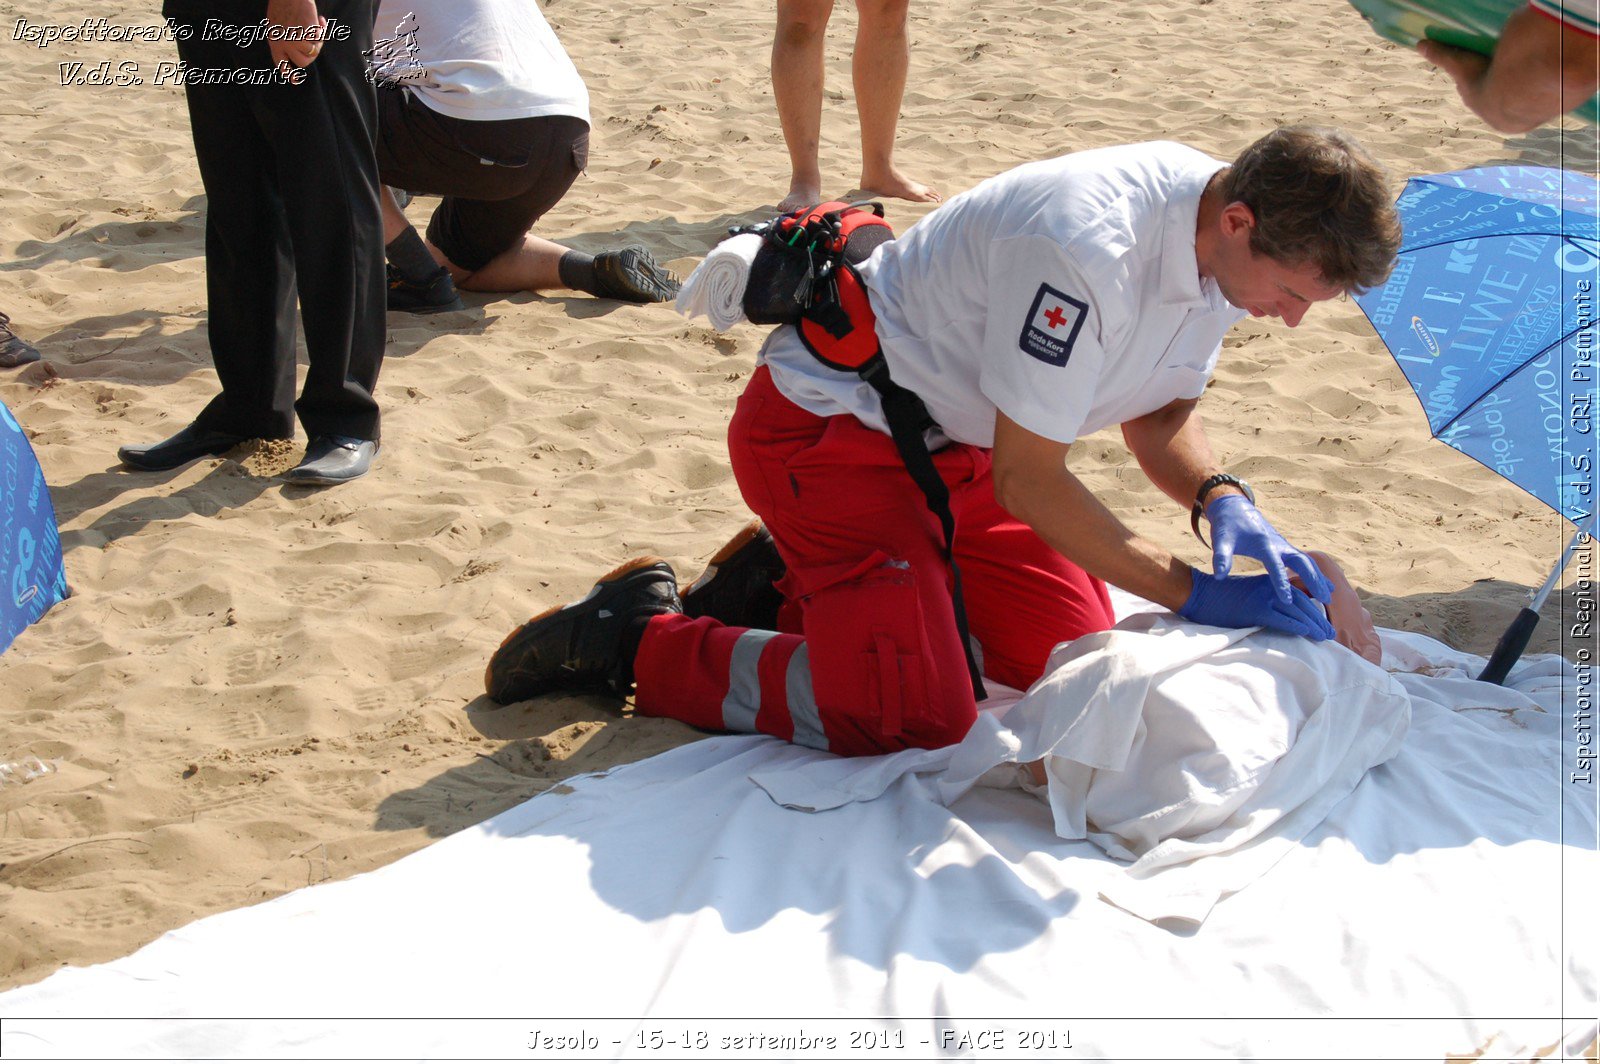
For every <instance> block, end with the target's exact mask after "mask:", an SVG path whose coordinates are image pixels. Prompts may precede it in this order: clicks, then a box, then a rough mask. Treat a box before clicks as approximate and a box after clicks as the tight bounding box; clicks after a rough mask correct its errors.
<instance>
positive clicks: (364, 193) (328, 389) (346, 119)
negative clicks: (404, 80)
mask: <svg viewBox="0 0 1600 1064" xmlns="http://www.w3.org/2000/svg"><path fill="white" fill-rule="evenodd" d="M372 8H373V3H372V0H321V2H319V4H318V9H319V10H320V11H321V13H322V14H323V15H324V16H325V17H327V18H328V19H329V20H330V21H334V20H336V21H337V23H338V24H339V25H340V26H341V27H347V28H348V29H349V31H350V34H349V36H348V37H347V38H345V39H343V40H329V41H328V42H327V43H326V44H325V45H324V46H323V50H322V54H321V55H320V56H319V57H318V58H317V60H316V62H314V63H312V64H311V66H309V67H307V68H306V77H305V80H304V81H303V82H302V83H301V84H299V85H293V84H273V85H266V86H204V85H197V86H190V87H189V88H188V93H189V103H190V113H191V120H192V124H193V126H194V130H195V153H196V155H197V156H198V157H199V159H200V165H201V173H202V176H203V178H204V180H205V183H206V195H207V198H208V201H209V207H208V211H209V213H208V218H207V273H208V279H207V290H208V295H209V298H210V300H211V324H210V335H211V341H212V354H213V357H214V358H215V360H216V363H217V373H218V376H219V377H220V378H221V379H222V385H223V394H222V395H221V396H219V397H218V398H217V399H216V400H214V401H213V402H212V404H211V405H210V406H208V407H207V408H206V411H205V412H204V413H203V414H202V415H201V418H202V420H203V421H204V423H205V424H206V427H208V428H219V429H225V430H227V431H236V432H240V433H241V434H250V435H257V434H261V435H273V436H286V435H290V434H291V432H292V426H293V416H292V412H293V413H298V414H299V416H300V421H301V424H302V425H304V426H305V429H306V432H307V433H308V434H310V435H322V434H333V435H340V436H355V437H360V438H363V439H376V438H377V437H378V420H379V419H378V404H377V401H376V400H375V399H374V398H373V395H372V392H373V388H374V386H375V385H376V383H377V378H378V370H379V367H380V366H381V364H382V361H383V343H384V335H385V333H384V271H383V223H382V218H381V215H380V214H379V210H378V176H377V164H376V162H375V161H374V157H373V140H374V136H375V131H376V126H377V107H376V101H375V98H374V95H373V89H372V86H371V84H370V83H369V82H368V81H367V79H366V76H365V75H366V64H365V58H364V56H363V54H362V53H363V51H364V50H366V49H369V48H370V47H371V46H372V19H373V15H372ZM179 55H180V56H181V57H182V58H183V59H184V60H185V61H186V62H188V63H189V64H191V65H192V66H200V67H222V66H240V65H247V66H266V65H269V64H270V57H269V54H268V51H267V48H266V45H265V44H261V45H257V46H254V47H251V48H246V49H240V48H237V47H235V46H233V45H232V44H229V43H227V42H217V41H212V42H204V41H200V40H199V35H198V34H196V35H195V36H194V37H191V39H190V40H188V41H182V42H180V43H179ZM213 248H215V249H216V251H215V254H216V257H215V258H213ZM296 292H298V295H299V302H300V312H301V321H302V325H303V328H304V332H305V337H306V354H307V361H308V363H309V368H308V370H307V373H306V382H305V386H304V388H303V389H302V391H301V395H300V399H299V401H298V402H293V405H292V407H291V405H290V404H291V402H292V397H293V383H294V357H293V356H294V346H293V345H294V296H295V294H296ZM291 411H292V412H291Z"/></svg>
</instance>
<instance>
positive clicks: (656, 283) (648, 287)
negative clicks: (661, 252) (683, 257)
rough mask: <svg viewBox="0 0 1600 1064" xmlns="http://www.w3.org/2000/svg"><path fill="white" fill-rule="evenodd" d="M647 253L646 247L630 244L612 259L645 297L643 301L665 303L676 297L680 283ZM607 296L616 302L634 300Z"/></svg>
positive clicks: (629, 281) (630, 282)
mask: <svg viewBox="0 0 1600 1064" xmlns="http://www.w3.org/2000/svg"><path fill="white" fill-rule="evenodd" d="M630 253H631V254H630ZM649 254H650V252H649V249H648V248H645V247H643V246H641V245H636V244H630V245H629V246H627V247H625V248H623V249H622V250H621V251H619V252H617V253H616V258H615V260H614V261H615V262H616V263H617V265H618V266H619V267H620V269H621V272H622V274H623V276H624V277H625V278H626V279H627V281H628V283H629V284H630V285H632V286H633V287H634V289H636V290H637V291H638V292H640V293H641V294H642V296H643V297H645V298H644V299H643V300H642V302H643V303H665V302H667V301H669V300H672V299H676V298H677V296H678V292H679V291H680V290H681V288H682V286H681V284H680V283H679V282H678V281H677V280H676V279H675V278H674V277H673V276H672V274H670V273H668V272H667V271H666V270H663V269H662V268H661V266H660V264H659V263H657V262H655V260H654V259H651V258H649ZM607 298H610V299H616V300H617V301H618V302H636V301H635V300H628V299H623V298H622V297H619V296H609V297H607Z"/></svg>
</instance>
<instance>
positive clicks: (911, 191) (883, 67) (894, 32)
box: [774, 0, 940, 203]
mask: <svg viewBox="0 0 1600 1064" xmlns="http://www.w3.org/2000/svg"><path fill="white" fill-rule="evenodd" d="M908 3H909V0H856V10H857V12H858V13H859V15H860V19H861V21H860V23H859V24H858V25H857V27H856V50H855V54H854V55H853V56H852V57H851V61H850V72H851V76H852V78H853V79H854V81H855V87H856V112H857V113H858V114H859V115H860V116H861V188H862V191H864V192H870V193H874V194H876V195H879V196H892V197H894V198H895V199H904V200H911V201H913V202H915V203H937V202H938V201H939V199H940V196H939V193H937V192H935V191H934V190H933V189H931V188H929V187H928V186H927V185H924V184H923V183H922V182H920V181H913V180H911V179H910V178H909V177H907V176H906V175H905V174H903V173H901V172H900V169H899V167H897V166H895V164H894V130H895V126H896V124H897V123H898V122H899V121H900V101H901V100H902V99H903V98H904V96H905V91H906V70H907V69H908V68H909V66H910V64H911V45H910V42H909V40H908V39H907V37H906V9H907V6H908ZM774 69H776V66H774Z"/></svg>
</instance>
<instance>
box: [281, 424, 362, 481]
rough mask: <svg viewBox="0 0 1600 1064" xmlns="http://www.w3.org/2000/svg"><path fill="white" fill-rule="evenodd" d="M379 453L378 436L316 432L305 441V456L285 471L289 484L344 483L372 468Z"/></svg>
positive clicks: (284, 476)
mask: <svg viewBox="0 0 1600 1064" xmlns="http://www.w3.org/2000/svg"><path fill="white" fill-rule="evenodd" d="M377 453H378V441H377V440H363V439H358V438H356V437H355V436H313V437H311V442H310V443H308V444H306V456H305V457H304V458H302V459H301V460H300V464H299V465H297V466H295V467H294V468H293V469H291V470H289V472H287V473H285V474H284V475H283V479H284V480H287V481H288V482H289V483H290V484H302V485H319V484H343V483H344V482H345V481H347V480H354V479H356V477H359V476H361V475H362V474H363V473H365V472H366V471H367V470H369V469H371V468H372V458H373V456H374V455H376V454H377Z"/></svg>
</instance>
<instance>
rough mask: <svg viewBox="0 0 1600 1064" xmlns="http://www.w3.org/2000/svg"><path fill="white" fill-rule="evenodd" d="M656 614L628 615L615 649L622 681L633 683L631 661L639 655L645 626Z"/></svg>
mask: <svg viewBox="0 0 1600 1064" xmlns="http://www.w3.org/2000/svg"><path fill="white" fill-rule="evenodd" d="M656 616H657V614H654V613H641V614H639V615H638V616H636V617H630V618H629V619H628V624H627V627H625V628H624V629H623V630H622V645H621V646H620V647H618V648H617V649H618V654H619V660H620V663H621V675H622V682H623V683H626V684H631V683H633V661H634V659H635V658H637V657H638V656H639V642H640V640H642V639H644V630H645V626H646V625H648V624H649V623H650V621H651V619H652V618H654V617H656Z"/></svg>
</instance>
